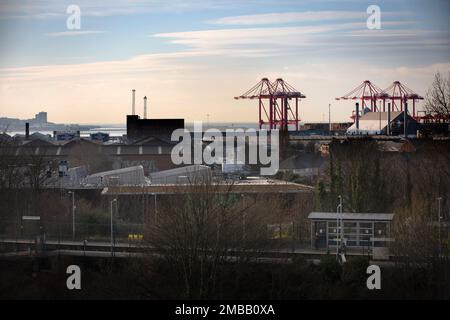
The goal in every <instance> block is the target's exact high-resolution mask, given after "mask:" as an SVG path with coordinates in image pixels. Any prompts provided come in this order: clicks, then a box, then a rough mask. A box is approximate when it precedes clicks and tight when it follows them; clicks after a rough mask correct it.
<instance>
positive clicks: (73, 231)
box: [69, 191, 76, 240]
mask: <svg viewBox="0 0 450 320" xmlns="http://www.w3.org/2000/svg"><path fill="white" fill-rule="evenodd" d="M69 194H71V195H72V240H75V209H76V207H75V191H69Z"/></svg>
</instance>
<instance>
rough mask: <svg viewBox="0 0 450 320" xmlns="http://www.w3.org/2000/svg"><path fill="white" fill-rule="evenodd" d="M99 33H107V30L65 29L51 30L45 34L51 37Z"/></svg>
mask: <svg viewBox="0 0 450 320" xmlns="http://www.w3.org/2000/svg"><path fill="white" fill-rule="evenodd" d="M99 33H105V31H99V30H83V31H63V32H51V33H47V34H45V35H46V36H49V37H73V36H82V35H87V34H99Z"/></svg>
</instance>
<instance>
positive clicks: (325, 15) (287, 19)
mask: <svg viewBox="0 0 450 320" xmlns="http://www.w3.org/2000/svg"><path fill="white" fill-rule="evenodd" d="M382 15H383V17H393V16H397V17H399V16H409V15H411V14H410V13H408V12H383V13H382ZM366 19H367V13H366V12H365V11H303V12H284V13H265V14H252V15H242V16H230V17H223V18H219V19H214V20H210V21H208V22H209V23H212V24H221V25H262V24H283V23H292V22H317V21H333V20H347V21H348V20H359V21H362V22H365V21H366Z"/></svg>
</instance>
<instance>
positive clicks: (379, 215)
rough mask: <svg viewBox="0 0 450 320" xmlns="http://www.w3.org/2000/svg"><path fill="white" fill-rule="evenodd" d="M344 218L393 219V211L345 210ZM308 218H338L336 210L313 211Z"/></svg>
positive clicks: (342, 215)
mask: <svg viewBox="0 0 450 320" xmlns="http://www.w3.org/2000/svg"><path fill="white" fill-rule="evenodd" d="M340 217H342V220H370V221H391V220H392V219H393V218H394V214H393V213H353V212H344V213H342V214H341V215H340ZM308 219H312V220H336V219H337V213H336V212H311V213H310V214H309V215H308Z"/></svg>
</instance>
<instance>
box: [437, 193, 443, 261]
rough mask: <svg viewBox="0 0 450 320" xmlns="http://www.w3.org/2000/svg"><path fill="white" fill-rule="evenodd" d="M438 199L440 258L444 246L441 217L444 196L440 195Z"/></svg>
mask: <svg viewBox="0 0 450 320" xmlns="http://www.w3.org/2000/svg"><path fill="white" fill-rule="evenodd" d="M436 200H437V201H438V224H439V228H438V232H439V237H438V239H439V251H438V253H439V258H440V257H441V248H442V242H441V219H442V217H441V200H442V197H439V198H437V199H436Z"/></svg>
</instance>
